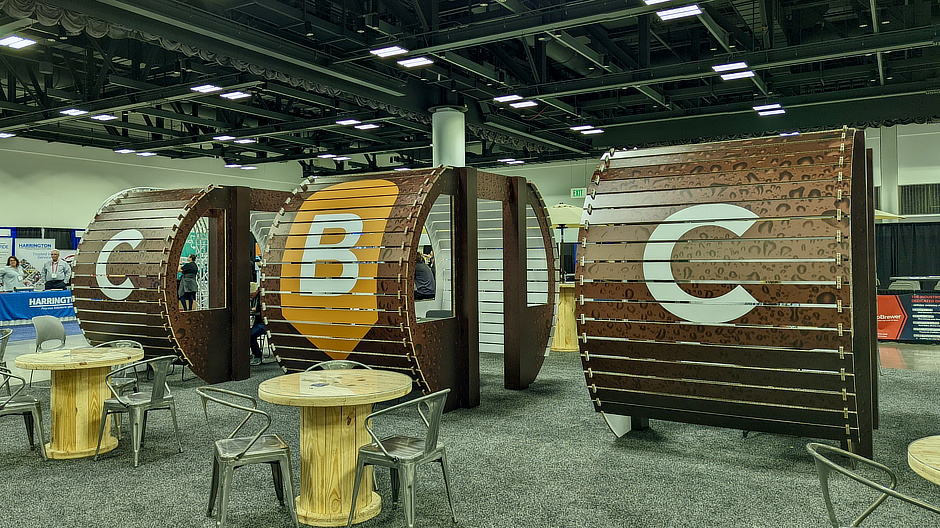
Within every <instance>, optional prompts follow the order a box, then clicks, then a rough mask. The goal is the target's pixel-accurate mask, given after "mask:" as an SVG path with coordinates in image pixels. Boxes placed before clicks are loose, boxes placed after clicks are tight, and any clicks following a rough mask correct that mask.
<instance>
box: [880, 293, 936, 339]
mask: <svg viewBox="0 0 940 528" xmlns="http://www.w3.org/2000/svg"><path fill="white" fill-rule="evenodd" d="M878 339H882V340H886V341H940V294H932V293H928V294H923V293H913V294H911V293H908V294H903V295H879V296H878Z"/></svg>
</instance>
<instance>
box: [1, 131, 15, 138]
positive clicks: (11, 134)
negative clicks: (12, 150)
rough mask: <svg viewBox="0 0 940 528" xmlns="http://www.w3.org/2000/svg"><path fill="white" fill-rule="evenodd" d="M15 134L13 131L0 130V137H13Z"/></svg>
mask: <svg viewBox="0 0 940 528" xmlns="http://www.w3.org/2000/svg"><path fill="white" fill-rule="evenodd" d="M15 136H16V134H14V133H13V132H0V139H7V138H11V137H15Z"/></svg>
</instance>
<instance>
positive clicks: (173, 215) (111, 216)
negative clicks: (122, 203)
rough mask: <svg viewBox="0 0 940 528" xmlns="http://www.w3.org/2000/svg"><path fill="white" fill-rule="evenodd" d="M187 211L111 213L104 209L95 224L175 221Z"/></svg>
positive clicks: (162, 209) (160, 209)
mask: <svg viewBox="0 0 940 528" xmlns="http://www.w3.org/2000/svg"><path fill="white" fill-rule="evenodd" d="M186 213H187V211H186V210H185V209H165V208H154V209H139V210H136V211H126V210H125V211H113V210H110V209H105V210H104V211H102V212H101V213H99V214H98V215H97V216H95V219H94V221H95V222H110V221H129V220H164V219H168V218H169V219H175V220H179V219H181V218H183V217H184V216H185V215H186Z"/></svg>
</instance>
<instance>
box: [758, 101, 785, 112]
mask: <svg viewBox="0 0 940 528" xmlns="http://www.w3.org/2000/svg"><path fill="white" fill-rule="evenodd" d="M778 108H783V107H782V106H780V103H773V104H765V105H757V106H755V107H754V111H755V112H764V111H766V110H776V109H778Z"/></svg>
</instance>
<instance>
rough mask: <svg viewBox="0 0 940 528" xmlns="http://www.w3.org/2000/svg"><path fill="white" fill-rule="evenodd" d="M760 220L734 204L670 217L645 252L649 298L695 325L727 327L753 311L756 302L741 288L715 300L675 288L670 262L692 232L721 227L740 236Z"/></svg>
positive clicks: (688, 210) (709, 206)
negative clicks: (673, 252)
mask: <svg viewBox="0 0 940 528" xmlns="http://www.w3.org/2000/svg"><path fill="white" fill-rule="evenodd" d="M722 218H746V219H747V220H722ZM757 218H759V217H758V216H757V215H756V214H754V213H752V212H751V211H748V210H747V209H745V208H743V207H740V206H737V205H731V204H704V205H695V206H692V207H689V208H686V209H683V210H681V211H679V212H676V213H673V214H671V215H669V217H668V218H666V219H665V220H664V221H663V222H664V223H662V224H659V225H658V226H657V227H656V229H654V230H653V233H652V234H651V235H650V238H649V242H648V243H647V244H646V249H645V250H644V252H643V276H644V277H645V278H646V281H647V282H646V286H647V287H648V288H649V291H650V294H652V296H653V298H654V299H656V300H657V301H659V303H660V304H661V305H662V307H663V308H665V309H666V310H668V311H669V312H670V313H672V314H673V315H675V316H676V317H679V318H682V319H685V320H686V321H691V322H693V323H726V322H728V321H731V320H733V319H737V318H738V317H741V316H743V315H745V314H746V313H748V312H750V311H751V310H753V309H754V307H755V306H756V305H757V304H758V303H757V300H756V299H754V297H752V296H751V294H749V293H748V292H747V291H745V290H744V288H742V287H741V286H735V288H734V289H733V290H731V291H730V292H728V293H726V294H724V295H719V296H718V297H713V298H707V299H706V298H702V297H695V296H693V295H690V294H689V293H687V292H686V291H685V290H683V289H682V288H680V287H679V285H678V284H676V278H675V277H674V276H673V274H672V262H671V261H672V251H673V249H674V248H675V247H676V242H677V241H678V240H679V239H680V238H682V236H683V235H685V234H686V233H688V232H689V231H691V230H693V229H695V228H698V227H704V226H718V227H722V228H724V229H727V230H728V231H731V232H732V233H734V234H736V235H738V236H741V235H743V234H744V232H745V231H747V230H748V229H750V227H751V226H752V225H754V221H755V219H757Z"/></svg>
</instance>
